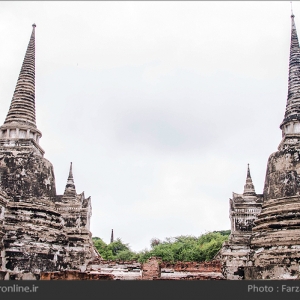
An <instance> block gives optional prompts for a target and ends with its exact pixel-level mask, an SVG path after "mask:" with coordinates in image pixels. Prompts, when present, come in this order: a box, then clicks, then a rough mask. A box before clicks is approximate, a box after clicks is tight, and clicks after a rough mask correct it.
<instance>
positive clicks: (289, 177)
mask: <svg viewBox="0 0 300 300" xmlns="http://www.w3.org/2000/svg"><path fill="white" fill-rule="evenodd" d="M299 71H300V50H299V43H298V37H297V32H296V27H295V23H294V15H292V33H291V48H290V67H289V90H288V99H287V106H286V113H285V117H284V120H283V122H282V124H281V125H280V128H281V129H282V141H281V143H280V145H279V147H278V151H277V152H275V153H273V154H271V156H270V157H269V160H268V165H267V172H266V179H265V185H264V203H263V206H262V211H261V214H260V215H259V216H258V218H257V220H256V221H255V226H254V227H253V233H252V237H251V245H250V246H251V252H250V256H249V260H248V262H247V266H246V267H245V278H246V279H298V278H300V251H299V250H300V160H299V159H300V156H299V155H300V123H299V121H300V117H299V116H300V114H299V112H300V100H299V99H300V90H299V86H300V85H299V83H300V72H299Z"/></svg>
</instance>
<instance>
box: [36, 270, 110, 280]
mask: <svg viewBox="0 0 300 300" xmlns="http://www.w3.org/2000/svg"><path fill="white" fill-rule="evenodd" d="M40 280H114V276H113V275H112V274H93V273H87V272H79V271H71V270H70V271H62V272H42V273H41V275H40Z"/></svg>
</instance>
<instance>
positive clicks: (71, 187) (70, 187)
mask: <svg viewBox="0 0 300 300" xmlns="http://www.w3.org/2000/svg"><path fill="white" fill-rule="evenodd" d="M64 197H72V198H74V197H76V188H75V184H74V178H73V172H72V163H71V164H70V171H69V177H68V181H67V184H66V188H65V192H64Z"/></svg>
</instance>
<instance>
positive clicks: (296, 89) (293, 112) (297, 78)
mask: <svg viewBox="0 0 300 300" xmlns="http://www.w3.org/2000/svg"><path fill="white" fill-rule="evenodd" d="M294 18H295V16H294V14H293V11H292V15H291V21H292V24H291V27H292V28H291V45H290V61H289V83H288V96H287V104H286V111H285V115H284V119H283V121H282V123H281V125H280V128H281V129H283V126H284V125H285V124H286V123H288V122H290V121H300V49H299V41H298V35H297V30H296V25H295V20H294ZM284 132H286V133H293V132H296V131H294V130H293V129H288V128H287V129H286V130H284ZM297 132H298V131H297Z"/></svg>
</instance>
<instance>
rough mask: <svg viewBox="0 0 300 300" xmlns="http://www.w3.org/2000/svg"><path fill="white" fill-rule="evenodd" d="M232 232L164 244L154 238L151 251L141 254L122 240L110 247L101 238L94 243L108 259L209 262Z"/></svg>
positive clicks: (174, 240)
mask: <svg viewBox="0 0 300 300" xmlns="http://www.w3.org/2000/svg"><path fill="white" fill-rule="evenodd" d="M229 234H230V230H222V231H213V232H208V233H205V234H202V235H200V236H199V237H194V236H183V235H182V236H177V237H171V238H166V239H165V240H164V241H161V240H159V239H157V238H153V239H151V241H150V247H151V249H150V250H148V249H145V250H143V251H140V252H139V253H135V252H133V251H131V250H130V247H129V245H128V244H124V243H123V242H122V240H121V239H119V238H118V239H117V240H116V241H114V242H113V243H110V244H106V243H105V242H103V240H102V239H101V238H99V237H94V238H93V242H94V245H95V247H96V248H97V250H98V251H99V253H100V254H101V256H102V257H103V258H104V259H111V260H116V259H119V260H131V259H135V260H138V261H140V262H144V261H146V260H147V259H148V258H150V257H151V256H156V257H160V258H161V259H162V261H165V262H176V261H199V262H200V261H208V260H211V259H213V257H214V256H215V255H216V254H217V252H218V251H219V250H220V249H221V247H222V244H223V242H224V241H226V240H228V236H229Z"/></svg>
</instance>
